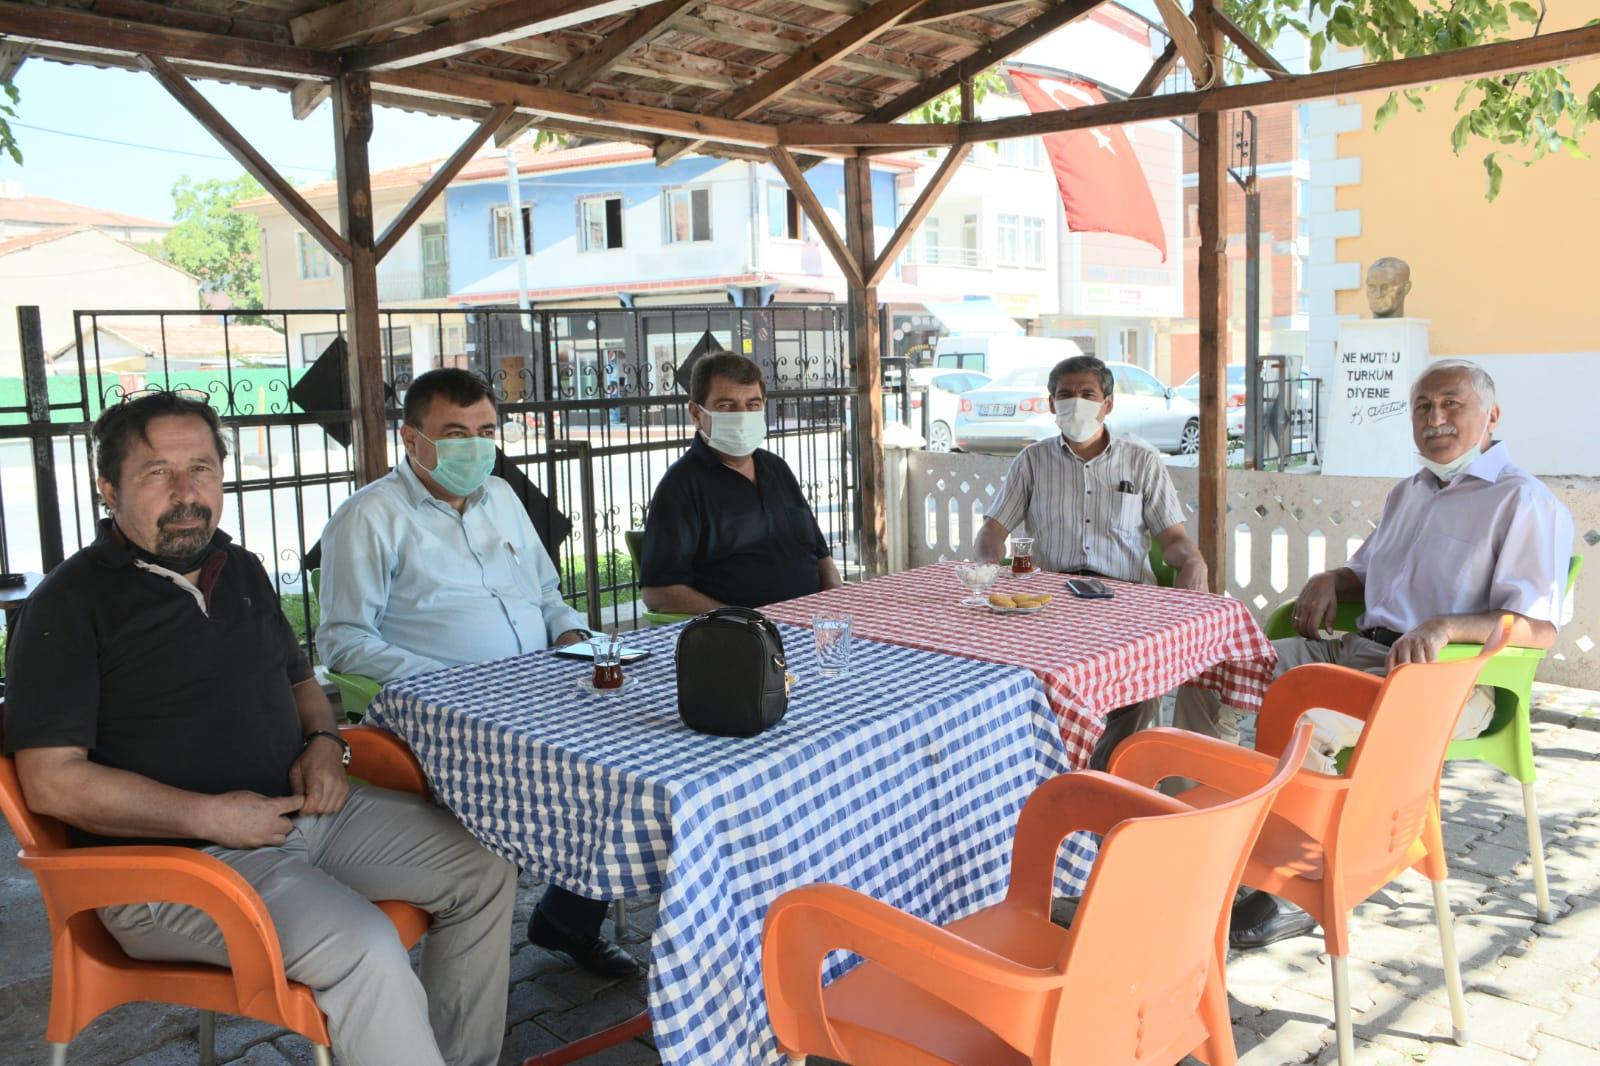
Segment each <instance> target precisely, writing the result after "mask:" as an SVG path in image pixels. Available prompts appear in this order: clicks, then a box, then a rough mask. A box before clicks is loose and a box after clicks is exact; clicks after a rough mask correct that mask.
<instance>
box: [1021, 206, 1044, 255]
mask: <svg viewBox="0 0 1600 1066" xmlns="http://www.w3.org/2000/svg"><path fill="white" fill-rule="evenodd" d="M1022 265H1023V266H1030V267H1042V266H1044V219H1042V218H1025V219H1023V220H1022Z"/></svg>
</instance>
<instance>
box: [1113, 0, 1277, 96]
mask: <svg viewBox="0 0 1600 1066" xmlns="http://www.w3.org/2000/svg"><path fill="white" fill-rule="evenodd" d="M1211 21H1213V22H1215V23H1216V24H1217V29H1219V30H1221V31H1222V35H1223V36H1224V37H1226V38H1227V39H1228V40H1230V41H1232V42H1233V43H1234V44H1235V45H1237V46H1238V48H1239V51H1241V52H1243V53H1244V57H1245V58H1246V59H1248V60H1249V61H1250V62H1252V63H1254V64H1255V65H1256V68H1257V69H1258V70H1263V71H1265V72H1266V74H1267V77H1269V78H1287V77H1290V74H1289V68H1288V67H1285V66H1284V65H1283V64H1282V63H1280V62H1278V61H1277V59H1276V58H1274V57H1273V55H1272V53H1271V52H1269V51H1267V50H1266V49H1265V48H1263V47H1261V45H1260V44H1258V43H1256V39H1255V38H1254V37H1252V36H1250V35H1249V34H1248V33H1246V32H1244V29H1243V28H1242V27H1241V26H1240V25H1239V24H1238V23H1237V22H1235V21H1233V20H1232V19H1231V18H1229V17H1228V16H1227V15H1226V14H1224V13H1223V11H1222V8H1220V7H1217V8H1212V10H1211ZM1135 95H1137V94H1135Z"/></svg>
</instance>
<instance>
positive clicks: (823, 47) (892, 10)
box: [656, 0, 924, 166]
mask: <svg viewBox="0 0 1600 1066" xmlns="http://www.w3.org/2000/svg"><path fill="white" fill-rule="evenodd" d="M923 2H924V0H878V2H877V3H875V4H873V5H872V6H871V7H869V8H867V9H866V10H865V11H863V12H862V13H861V14H859V15H857V16H856V17H855V18H853V19H851V20H850V21H848V22H846V23H844V24H843V25H842V26H839V27H838V28H837V29H834V30H830V31H828V32H827V33H825V34H823V35H822V36H821V37H819V38H817V40H816V41H814V42H813V43H812V44H811V45H809V46H808V47H806V48H803V49H801V50H800V51H799V52H796V53H795V54H794V55H792V56H790V57H789V58H788V59H786V60H784V61H783V62H782V63H779V64H778V65H777V66H776V67H774V68H773V69H772V70H771V71H770V72H768V73H767V74H765V75H764V76H762V77H761V78H759V79H757V80H756V81H755V82H753V83H752V84H751V85H750V86H749V87H748V88H746V89H744V90H743V91H742V92H738V93H735V94H734V95H733V98H732V99H730V100H729V101H728V102H727V103H725V104H723V105H722V106H721V107H719V108H717V111H716V113H717V114H718V115H720V116H722V117H723V118H745V117H747V116H749V115H750V114H752V113H753V112H755V111H758V110H760V109H761V108H762V107H764V106H765V105H766V104H767V103H769V102H770V101H772V100H773V99H775V98H776V97H778V96H781V95H783V93H784V91H785V90H787V89H789V88H791V87H792V86H794V85H795V84H796V83H797V82H799V81H800V80H801V79H803V78H811V77H815V76H816V73H817V71H819V70H821V69H822V68H824V67H826V66H828V65H829V64H831V63H833V62H835V61H836V60H838V59H840V58H842V57H844V56H847V55H849V54H850V53H851V52H854V51H855V50H856V49H858V48H860V47H861V46H862V45H864V44H867V43H869V42H870V41H871V40H872V39H873V38H874V37H877V36H878V35H879V34H881V33H884V32H886V31H888V30H891V29H893V28H894V26H895V25H896V24H897V23H898V22H899V21H900V20H901V19H903V18H905V17H906V16H907V15H908V14H910V13H911V11H912V10H913V9H915V8H916V7H917V6H918V5H920V4H922V3H923ZM694 147H695V145H694V142H693V141H688V140H682V141H677V140H670V139H669V140H666V141H663V142H661V145H660V146H659V147H658V148H657V149H656V165H657V166H666V165H667V164H668V163H671V162H672V161H673V160H674V159H677V158H678V157H679V156H682V155H685V154H686V153H688V152H690V151H693V150H694Z"/></svg>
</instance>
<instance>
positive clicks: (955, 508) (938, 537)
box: [886, 451, 1600, 689]
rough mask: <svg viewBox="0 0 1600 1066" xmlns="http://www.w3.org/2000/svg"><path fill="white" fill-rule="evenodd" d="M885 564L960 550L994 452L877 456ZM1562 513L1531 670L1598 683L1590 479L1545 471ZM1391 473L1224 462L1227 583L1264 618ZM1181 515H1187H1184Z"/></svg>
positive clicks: (1191, 494)
mask: <svg viewBox="0 0 1600 1066" xmlns="http://www.w3.org/2000/svg"><path fill="white" fill-rule="evenodd" d="M887 458H888V463H887V482H888V484H887V486H886V488H887V497H886V502H887V505H888V511H889V545H890V567H891V569H905V568H907V567H913V566H922V565H924V564H926V563H930V562H935V561H937V560H939V559H941V558H944V559H970V558H972V555H973V543H974V541H975V539H976V537H977V532H978V529H979V527H980V526H981V525H982V524H983V511H984V508H985V507H987V506H988V504H989V502H990V501H991V500H993V499H994V497H995V494H996V493H997V492H998V491H999V490H1000V486H1001V484H1002V483H1003V482H1004V481H1005V472H1006V468H1007V466H1008V465H1009V464H1010V458H1009V457H1005V456H985V455H964V454H949V453H945V454H940V453H934V452H922V451H911V452H906V451H891V452H889V453H888V455H887ZM1171 472H1172V477H1173V482H1174V483H1175V484H1176V486H1177V489H1178V495H1179V496H1180V497H1182V499H1183V503H1184V509H1185V511H1186V512H1187V513H1188V514H1189V515H1191V516H1194V515H1196V514H1197V512H1198V504H1197V503H1196V492H1197V488H1198V482H1199V476H1198V471H1197V470H1195V469H1194V468H1193V467H1187V468H1184V467H1173V468H1171ZM1544 481H1545V483H1546V484H1547V485H1549V486H1550V488H1551V489H1552V490H1553V491H1554V492H1555V493H1556V495H1558V496H1559V497H1560V498H1561V499H1562V501H1563V502H1564V503H1565V504H1566V505H1567V507H1568V509H1569V510H1571V512H1572V517H1573V521H1574V523H1575V525H1576V529H1577V544H1576V546H1575V547H1574V549H1573V550H1574V551H1575V552H1577V553H1578V554H1580V555H1582V556H1583V557H1584V571H1583V573H1582V574H1581V575H1580V576H1579V579H1578V587H1577V593H1576V595H1575V596H1574V597H1573V602H1572V605H1571V606H1570V608H1569V609H1570V610H1571V611H1572V617H1571V618H1570V620H1569V621H1568V622H1567V623H1566V624H1565V625H1564V626H1562V628H1561V633H1560V636H1559V637H1558V638H1557V640H1556V646H1555V648H1553V649H1552V650H1551V653H1550V655H1549V657H1548V658H1547V659H1546V661H1545V664H1544V666H1543V667H1542V668H1541V669H1540V672H1539V679H1540V680H1541V681H1549V682H1553V683H1556V684H1562V685H1574V686H1578V687H1581V688H1589V689H1600V650H1597V648H1596V642H1597V641H1600V486H1597V485H1596V484H1595V483H1594V482H1592V481H1585V480H1583V479H1572V478H1545V479H1544ZM1392 484H1393V482H1392V481H1390V480H1388V479H1385V478H1359V477H1326V476H1323V475H1317V474H1310V475H1308V474H1278V473H1264V472H1257V471H1246V470H1230V471H1228V515H1227V526H1228V530H1229V537H1228V561H1227V578H1228V593H1229V595H1232V596H1234V597H1236V598H1237V599H1240V600H1243V601H1244V602H1246V603H1248V604H1249V605H1250V606H1251V607H1252V608H1253V609H1254V610H1255V612H1256V616H1257V618H1259V619H1261V620H1262V621H1265V620H1266V617H1267V615H1268V614H1270V613H1271V612H1272V610H1273V608H1275V607H1277V606H1278V604H1280V603H1282V602H1283V601H1284V600H1286V599H1288V598H1289V597H1291V596H1294V595H1296V594H1297V593H1298V592H1299V590H1300V587H1301V586H1302V585H1303V584H1305V581H1306V579H1307V578H1308V577H1310V576H1311V575H1312V574H1314V573H1317V572H1319V571H1322V570H1325V569H1328V568H1329V567H1334V566H1339V565H1341V564H1342V563H1344V561H1345V560H1346V559H1348V558H1349V557H1350V555H1351V554H1352V553H1353V552H1354V551H1355V550H1356V548H1357V547H1359V546H1360V544H1361V542H1362V541H1363V540H1364V539H1366V537H1367V535H1368V534H1369V533H1371V531H1372V530H1373V529H1374V528H1376V526H1377V522H1378V518H1379V516H1380V515H1381V514H1382V511H1383V501H1384V497H1385V496H1386V495H1387V494H1388V491H1389V488H1390V486H1391V485H1392ZM1192 521H1193V519H1192V518H1191V522H1192Z"/></svg>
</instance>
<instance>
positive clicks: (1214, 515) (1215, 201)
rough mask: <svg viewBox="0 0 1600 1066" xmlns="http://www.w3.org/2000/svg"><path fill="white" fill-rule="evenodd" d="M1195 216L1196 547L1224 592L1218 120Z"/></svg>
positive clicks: (1222, 128)
mask: <svg viewBox="0 0 1600 1066" xmlns="http://www.w3.org/2000/svg"><path fill="white" fill-rule="evenodd" d="M1210 14H1211V8H1210V0H1195V20H1194V21H1195V27H1196V29H1197V30H1198V31H1199V39H1200V40H1201V41H1202V42H1203V46H1204V47H1205V48H1206V50H1207V51H1208V52H1210V53H1212V54H1220V53H1221V49H1222V33H1221V30H1220V29H1218V28H1217V26H1216V24H1215V23H1214V22H1213V21H1212V20H1211V18H1210V17H1209V16H1210ZM1198 124H1199V134H1200V150H1199V164H1198V168H1197V169H1198V200H1199V215H1200V252H1199V291H1198V314H1199V334H1200V338H1199V340H1200V501H1199V502H1200V514H1199V517H1198V522H1199V529H1198V531H1197V532H1198V534H1199V535H1198V536H1197V537H1196V540H1198V541H1199V545H1200V554H1201V555H1202V556H1204V557H1205V560H1206V569H1207V571H1208V573H1209V577H1210V582H1211V591H1212V592H1217V593H1221V592H1224V591H1226V590H1227V586H1228V581H1227V544H1226V541H1225V539H1224V537H1225V530H1224V519H1225V516H1226V514H1227V509H1228V508H1227V503H1228V500H1227V492H1228V485H1227V478H1228V470H1227V463H1228V428H1227V423H1226V421H1225V418H1224V413H1223V403H1224V402H1225V398H1226V395H1227V394H1226V390H1225V388H1224V386H1225V385H1226V383H1227V378H1226V375H1227V369H1226V366H1227V362H1228V141H1227V133H1228V131H1227V119H1226V117H1225V116H1224V115H1222V114H1221V113H1219V112H1211V113H1209V114H1203V115H1201V116H1200V117H1199V119H1198Z"/></svg>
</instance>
